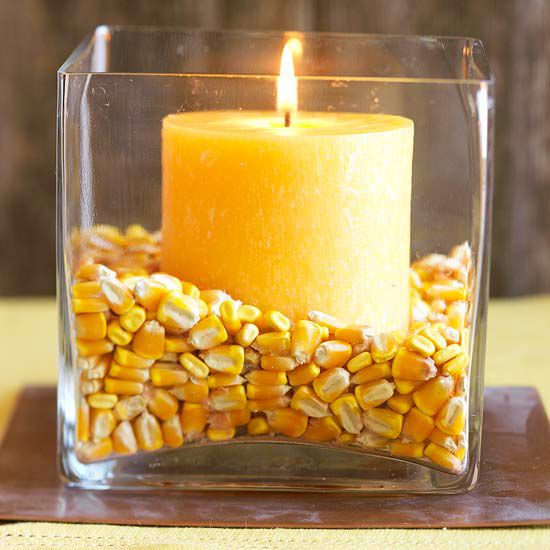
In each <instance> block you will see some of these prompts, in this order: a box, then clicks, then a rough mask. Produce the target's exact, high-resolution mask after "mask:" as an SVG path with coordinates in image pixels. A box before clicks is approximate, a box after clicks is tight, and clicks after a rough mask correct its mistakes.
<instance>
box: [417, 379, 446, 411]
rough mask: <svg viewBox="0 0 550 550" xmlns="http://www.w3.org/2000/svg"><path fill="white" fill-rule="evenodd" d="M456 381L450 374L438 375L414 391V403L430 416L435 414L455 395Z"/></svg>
mask: <svg viewBox="0 0 550 550" xmlns="http://www.w3.org/2000/svg"><path fill="white" fill-rule="evenodd" d="M453 390H454V381H453V379H452V378H451V377H450V376H438V377H437V378H434V379H433V380H430V381H429V382H426V383H425V384H424V385H423V386H422V387H421V388H419V389H418V390H416V391H415V392H414V393H413V399H414V404H415V405H416V406H417V407H418V408H419V409H420V410H421V411H422V412H423V413H424V414H427V415H429V416H434V415H435V414H436V413H437V412H438V411H439V409H441V407H443V405H444V404H445V402H446V401H447V400H448V399H449V398H450V397H451V395H453Z"/></svg>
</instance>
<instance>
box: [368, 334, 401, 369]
mask: <svg viewBox="0 0 550 550" xmlns="http://www.w3.org/2000/svg"><path fill="white" fill-rule="evenodd" d="M370 353H371V355H372V359H373V361H374V362H375V363H383V362H384V361H389V360H390V359H393V358H394V357H395V354H396V353H397V342H396V341H395V338H394V337H393V336H392V335H391V334H389V333H386V332H383V333H381V334H377V335H376V336H375V337H374V338H373V339H372V344H371V346H370Z"/></svg>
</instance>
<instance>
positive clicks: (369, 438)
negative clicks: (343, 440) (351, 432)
mask: <svg viewBox="0 0 550 550" xmlns="http://www.w3.org/2000/svg"><path fill="white" fill-rule="evenodd" d="M355 442H356V444H359V445H361V446H362V447H370V448H373V449H386V448H387V447H388V445H389V443H390V440H389V439H388V438H387V437H382V436H380V435H378V434H375V433H370V432H367V431H364V432H362V433H361V434H359V435H358V436H357V437H356V438H355Z"/></svg>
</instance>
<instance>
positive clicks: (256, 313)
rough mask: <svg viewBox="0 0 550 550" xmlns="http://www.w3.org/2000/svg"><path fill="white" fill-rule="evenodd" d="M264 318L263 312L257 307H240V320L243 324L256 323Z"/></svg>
mask: <svg viewBox="0 0 550 550" xmlns="http://www.w3.org/2000/svg"><path fill="white" fill-rule="evenodd" d="M261 318H262V311H261V309H260V308H257V307H256V306H249V305H242V306H241V307H239V319H240V320H241V321H242V322H243V323H256V322H258V321H259V320H260V319H261Z"/></svg>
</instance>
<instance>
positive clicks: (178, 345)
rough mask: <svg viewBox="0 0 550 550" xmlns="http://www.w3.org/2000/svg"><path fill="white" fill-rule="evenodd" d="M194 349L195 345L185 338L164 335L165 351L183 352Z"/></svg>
mask: <svg viewBox="0 0 550 550" xmlns="http://www.w3.org/2000/svg"><path fill="white" fill-rule="evenodd" d="M194 350H195V347H194V346H192V345H191V344H190V343H189V341H188V340H187V338H182V337H178V336H165V337H164V351H165V352H166V353H185V352H188V351H194Z"/></svg>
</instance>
